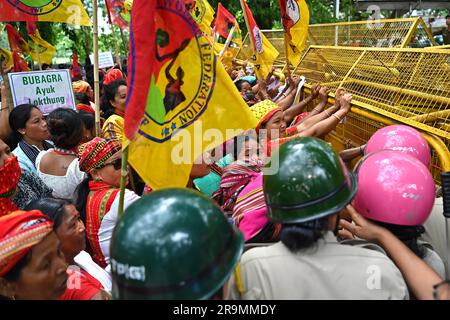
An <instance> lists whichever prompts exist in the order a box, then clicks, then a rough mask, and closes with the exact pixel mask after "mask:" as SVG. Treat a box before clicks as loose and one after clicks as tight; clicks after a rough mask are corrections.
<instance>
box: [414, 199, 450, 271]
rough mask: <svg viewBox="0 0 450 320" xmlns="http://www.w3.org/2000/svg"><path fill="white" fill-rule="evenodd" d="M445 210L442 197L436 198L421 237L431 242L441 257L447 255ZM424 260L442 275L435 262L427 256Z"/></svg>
mask: <svg viewBox="0 0 450 320" xmlns="http://www.w3.org/2000/svg"><path fill="white" fill-rule="evenodd" d="M443 212H444V205H443V203H442V198H441V197H440V198H436V200H435V201H434V206H433V210H432V211H431V214H430V216H429V217H428V219H427V221H425V223H424V225H423V226H424V227H425V233H424V234H422V236H421V237H420V238H421V239H422V240H424V241H426V242H428V243H430V244H431V246H432V247H433V250H435V252H436V253H437V254H438V255H439V257H440V258H442V259H445V258H446V256H447V237H446V234H445V224H446V220H445V217H444V215H443ZM424 260H425V261H426V262H427V264H428V265H430V266H431V267H432V268H433V269H435V271H436V272H438V273H439V275H441V271H440V270H437V268H435V264H434V263H432V262H430V261H429V259H426V258H424ZM444 266H445V265H444ZM447 272H448V274H449V275H450V266H447ZM441 276H442V275H441ZM443 278H445V277H443Z"/></svg>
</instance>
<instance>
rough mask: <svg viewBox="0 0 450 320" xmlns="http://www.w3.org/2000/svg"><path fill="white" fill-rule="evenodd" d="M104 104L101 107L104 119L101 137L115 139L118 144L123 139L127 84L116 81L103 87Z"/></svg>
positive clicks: (120, 80)
mask: <svg viewBox="0 0 450 320" xmlns="http://www.w3.org/2000/svg"><path fill="white" fill-rule="evenodd" d="M105 96H106V102H105V106H103V112H104V118H105V119H106V121H105V123H104V124H103V128H102V136H103V137H104V138H105V139H116V140H119V141H120V142H121V141H122V139H123V137H124V133H123V130H124V118H123V117H124V115H125V101H126V98H127V83H126V81H125V80H123V79H117V80H114V81H113V82H111V83H109V84H108V85H106V86H105Z"/></svg>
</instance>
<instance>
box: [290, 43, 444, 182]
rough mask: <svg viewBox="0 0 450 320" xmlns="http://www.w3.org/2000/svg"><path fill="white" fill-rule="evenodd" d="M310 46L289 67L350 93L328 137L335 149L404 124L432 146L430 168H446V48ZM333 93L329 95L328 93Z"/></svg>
mask: <svg viewBox="0 0 450 320" xmlns="http://www.w3.org/2000/svg"><path fill="white" fill-rule="evenodd" d="M438 48H439V47H436V48H434V49H427V50H424V49H410V48H405V49H401V48H389V49H386V48H354V47H334V46H329V47H327V46H311V47H310V48H309V49H308V51H307V53H306V54H305V55H304V57H303V59H302V61H301V62H300V64H299V65H298V66H297V67H296V69H295V70H294V73H295V74H297V75H304V76H305V77H306V79H307V82H308V86H311V85H312V84H313V83H316V82H319V83H321V84H322V85H326V86H328V87H329V88H330V89H332V92H334V91H335V90H336V89H337V88H338V87H343V88H345V89H346V90H347V91H348V92H350V93H352V94H353V101H352V104H353V109H352V110H353V111H352V112H351V113H350V114H349V115H348V117H347V118H346V121H345V123H343V124H340V125H339V126H338V127H337V129H336V130H335V131H334V132H333V133H332V134H331V135H330V136H329V139H330V141H331V142H332V143H333V144H334V145H335V147H337V149H343V148H346V147H347V148H348V147H350V146H353V145H354V146H357V145H361V144H364V143H365V142H367V140H368V139H369V138H370V136H371V135H372V134H373V133H374V132H375V131H376V130H377V129H379V128H381V127H383V126H385V125H389V124H393V123H404V124H407V125H410V126H412V127H415V128H417V129H419V130H421V132H422V133H423V134H424V136H425V138H426V139H427V141H428V142H429V143H430V145H431V146H432V149H433V162H432V168H431V169H432V171H433V175H434V177H435V179H436V182H437V183H439V181H440V177H439V174H440V172H442V171H448V170H450V153H449V151H448V148H449V146H450V133H449V130H448V129H449V128H450V119H449V116H450V52H449V50H445V49H438ZM331 96H332V95H331Z"/></svg>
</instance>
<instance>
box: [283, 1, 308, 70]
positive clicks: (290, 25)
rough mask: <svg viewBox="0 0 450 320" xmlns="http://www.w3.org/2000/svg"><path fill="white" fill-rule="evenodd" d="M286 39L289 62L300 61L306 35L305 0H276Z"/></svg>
mask: <svg viewBox="0 0 450 320" xmlns="http://www.w3.org/2000/svg"><path fill="white" fill-rule="evenodd" d="M278 2H279V4H280V9H281V18H282V21H283V28H284V32H285V41H287V50H288V52H287V54H288V57H289V62H290V63H292V64H293V65H294V66H296V65H298V64H299V63H300V59H301V54H302V52H303V50H304V49H305V45H306V38H307V37H308V27H309V9H308V5H307V4H306V1H305V0H278Z"/></svg>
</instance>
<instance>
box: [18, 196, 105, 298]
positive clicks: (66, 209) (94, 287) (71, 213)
mask: <svg viewBox="0 0 450 320" xmlns="http://www.w3.org/2000/svg"><path fill="white" fill-rule="evenodd" d="M27 209H28V210H40V211H41V212H42V213H44V214H45V215H47V216H48V217H49V218H50V219H51V220H52V221H53V229H54V231H55V233H56V235H57V236H58V239H59V241H60V242H61V250H62V252H63V253H64V257H65V259H66V262H67V263H68V264H69V269H68V272H69V282H68V283H69V284H71V286H69V287H68V288H67V290H66V292H65V293H64V294H63V295H62V296H61V297H60V299H61V300H103V299H108V298H109V297H108V294H107V293H106V292H105V290H106V291H107V292H111V276H110V275H109V274H108V273H107V272H106V271H105V270H104V269H102V268H101V267H100V266H99V265H97V264H96V263H95V262H94V261H92V258H91V256H90V255H89V254H88V253H87V252H86V251H84V250H85V249H86V229H85V227H84V223H83V221H82V220H81V217H80V213H79V212H78V211H77V209H76V208H75V206H74V205H73V204H72V202H70V201H68V200H62V199H54V198H42V199H39V200H36V201H33V202H32V203H30V204H29V206H28V208H27ZM76 283H79V285H78V286H76V285H75V284H76Z"/></svg>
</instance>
